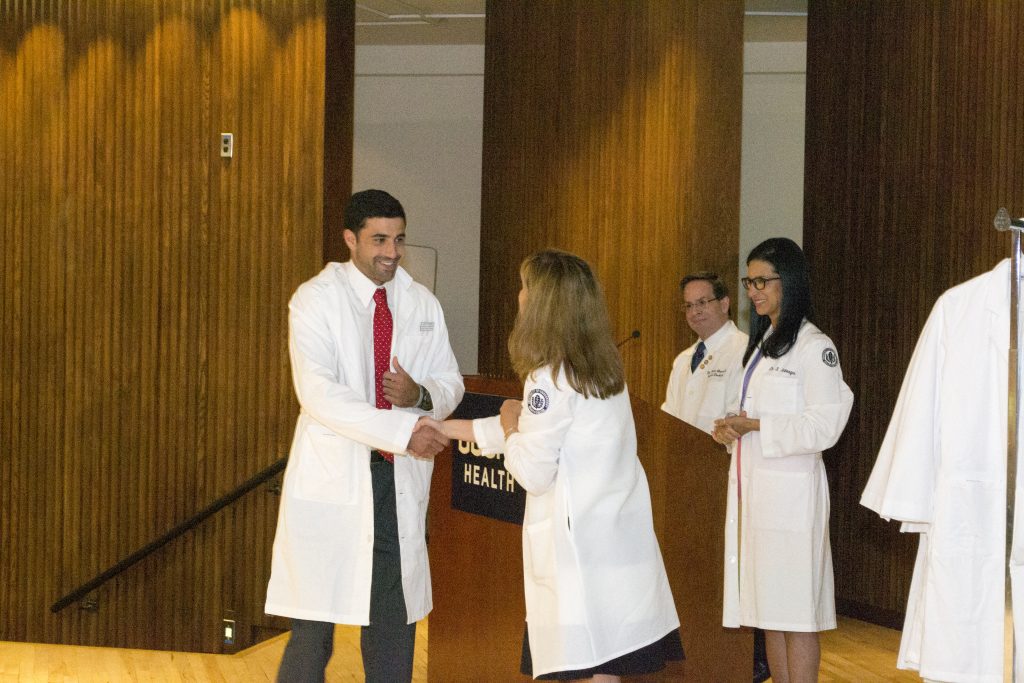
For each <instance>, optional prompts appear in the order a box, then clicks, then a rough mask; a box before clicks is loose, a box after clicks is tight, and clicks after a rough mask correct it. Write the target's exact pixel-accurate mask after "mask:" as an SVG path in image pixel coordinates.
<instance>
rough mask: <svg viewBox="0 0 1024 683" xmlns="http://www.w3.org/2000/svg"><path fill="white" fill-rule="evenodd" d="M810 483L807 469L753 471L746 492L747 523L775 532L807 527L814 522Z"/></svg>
mask: <svg viewBox="0 0 1024 683" xmlns="http://www.w3.org/2000/svg"><path fill="white" fill-rule="evenodd" d="M812 486H813V480H812V478H811V472H792V471H785V470H769V469H764V468H759V469H757V470H755V471H754V481H753V486H751V491H750V499H751V510H750V516H751V524H752V525H753V526H754V527H756V528H758V529H771V530H775V531H806V530H808V529H810V528H811V526H812V525H813V523H814V511H813V505H812V501H813V499H814V496H813V493H812V490H811V489H812ZM744 495H746V494H744Z"/></svg>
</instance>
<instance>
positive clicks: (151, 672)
mask: <svg viewBox="0 0 1024 683" xmlns="http://www.w3.org/2000/svg"><path fill="white" fill-rule="evenodd" d="M287 642H288V635H287V634H284V635H281V636H277V637H276V638H272V639H270V640H267V641H265V642H263V643H260V644H259V645H256V646H254V647H251V648H249V649H248V650H245V651H243V652H239V653H237V654H233V655H210V654H200V653H194V652H160V651H153V650H128V649H119V648H102V647H84V646H77V645H46V644H38V643H10V642H0V683H54V682H60V683H122V682H125V683H136V682H146V683H150V682H152V683H179V682H180V683H242V682H245V683H248V682H250V681H251V682H255V683H258V682H260V681H273V680H274V676H275V674H276V672H277V665H278V663H279V662H280V661H281V655H282V653H283V652H284V647H285V644H286V643H287ZM427 642H428V628H427V622H426V621H423V622H420V625H419V628H418V629H417V637H416V659H415V662H414V672H413V682H414V683H427ZM899 642H900V633H899V631H893V630H892V629H887V628H883V627H881V626H875V625H873V624H867V623H864V622H861V621H856V620H853V619H844V618H840V619H839V628H838V629H837V630H835V631H828V632H825V633H823V634H822V656H821V677H820V681H823V682H838V681H844V682H845V681H849V682H856V683H873V682H876V681H877V682H889V681H919V680H920V679H919V678H918V676H917V674H916V673H914V672H911V671H899V670H897V669H896V653H897V652H898V650H899ZM509 647H515V648H518V647H519V643H510V644H509ZM362 681H363V674H362V665H361V663H360V658H359V628H358V627H355V626H338V627H337V628H336V629H335V633H334V657H333V658H332V659H331V663H330V666H329V667H328V671H327V682H328V683H360V682H362ZM434 683H444V682H443V681H435V682H434ZM742 683H746V682H745V681H744V682H742Z"/></svg>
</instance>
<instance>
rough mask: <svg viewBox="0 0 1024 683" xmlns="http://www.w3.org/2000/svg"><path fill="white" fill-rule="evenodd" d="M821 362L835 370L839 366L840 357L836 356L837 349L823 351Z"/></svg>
mask: <svg viewBox="0 0 1024 683" xmlns="http://www.w3.org/2000/svg"><path fill="white" fill-rule="evenodd" d="M821 360H822V362H824V363H825V365H827V366H829V367H830V368H834V367H835V366H837V365H839V356H838V355H836V350H835V349H831V348H830V349H825V350H824V351H822V352H821Z"/></svg>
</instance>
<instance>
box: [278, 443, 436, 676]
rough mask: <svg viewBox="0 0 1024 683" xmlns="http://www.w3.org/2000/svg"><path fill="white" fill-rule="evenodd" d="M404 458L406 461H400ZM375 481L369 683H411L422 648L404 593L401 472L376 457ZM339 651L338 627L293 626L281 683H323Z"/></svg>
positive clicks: (363, 638) (366, 661) (366, 655)
mask: <svg viewBox="0 0 1024 683" xmlns="http://www.w3.org/2000/svg"><path fill="white" fill-rule="evenodd" d="M399 457H401V456H399ZM370 473H371V475H372V477H373V527H374V534H373V580H372V582H371V584H370V625H369V626H363V627H362V632H361V633H360V638H359V642H360V646H361V648H362V652H363V672H364V673H365V675H366V683H408V682H409V681H411V680H412V660H413V652H414V650H415V645H416V623H415V622H413V623H412V624H406V623H405V622H406V620H407V616H406V611H405V594H404V593H403V592H402V558H401V554H400V552H399V545H398V517H397V512H396V509H395V466H394V465H393V464H391V463H389V462H387V461H386V460H384V459H383V458H382V457H381V456H380V454H379V453H377V452H376V451H374V452H373V454H372V455H371V456H370ZM333 649H334V624H331V623H326V622H322V621H307V620H305V619H293V620H292V634H291V637H290V638H289V639H288V645H287V646H286V647H285V651H284V657H282V659H281V667H280V668H279V669H278V672H277V680H278V682H279V683H323V680H324V670H325V669H326V668H327V662H328V661H329V660H330V658H331V653H332V651H333Z"/></svg>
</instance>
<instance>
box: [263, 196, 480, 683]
mask: <svg viewBox="0 0 1024 683" xmlns="http://www.w3.org/2000/svg"><path fill="white" fill-rule="evenodd" d="M344 225H345V227H344V239H345V243H346V245H347V246H348V248H349V251H350V253H351V259H350V260H349V261H347V262H345V263H328V264H327V266H326V267H325V268H324V269H323V270H322V271H321V272H320V274H318V275H317V276H316V277H314V278H313V279H311V280H309V281H307V282H306V283H304V284H303V285H301V286H300V287H299V289H298V290H297V291H296V292H295V294H294V296H293V297H292V299H291V302H290V303H289V334H290V337H289V349H290V354H291V363H292V377H293V380H294V383H295V392H296V394H297V396H298V399H299V404H300V407H301V410H300V413H299V418H298V424H297V425H296V428H295V437H294V440H293V441H292V447H291V452H290V455H289V462H288V469H287V470H286V472H285V477H284V487H283V491H282V498H281V506H280V511H279V515H278V523H277V534H276V536H275V538H274V553H273V562H272V567H271V577H270V584H269V586H268V588H267V603H266V611H267V612H268V613H269V614H277V615H282V616H287V617H291V618H292V620H293V621H292V625H293V628H292V635H291V638H290V639H289V642H288V646H287V648H286V649H285V654H284V657H283V659H282V661H281V668H280V670H279V672H278V680H279V681H285V682H292V681H301V682H303V683H305V682H306V681H323V680H324V670H325V668H326V666H327V662H328V660H329V659H330V656H331V651H332V642H333V632H334V624H336V623H341V624H359V625H362V626H363V630H362V637H361V646H362V654H363V668H364V671H365V675H366V681H368V683H373V682H387V683H394V682H400V681H409V680H411V678H412V660H413V646H414V642H415V636H416V622H417V621H418V620H419V619H422V618H423V617H424V616H426V614H427V613H428V612H429V611H430V608H431V593H430V568H429V565H428V563H427V549H426V543H425V538H424V533H425V517H426V509H427V499H428V494H429V490H430V477H431V473H432V471H433V457H434V455H435V454H436V453H438V452H439V451H440V450H441V449H442V448H445V447H448V446H449V441H448V440H447V439H445V438H444V437H443V436H442V435H441V434H440V433H439V432H437V431H436V430H434V429H433V428H430V427H426V426H421V427H420V428H418V429H416V431H413V430H414V427H416V426H417V422H418V421H419V420H420V418H421V417H422V416H430V417H433V418H436V419H444V418H445V417H446V416H448V415H449V414H450V413H451V412H452V411H453V410H454V409H455V407H456V405H458V403H459V401H461V400H462V394H463V391H464V388H463V384H462V376H461V375H460V374H459V370H458V365H457V363H456V361H455V356H454V354H453V353H452V349H451V346H450V344H449V341H448V331H447V328H446V326H445V321H444V315H443V313H442V311H441V306H440V304H439V303H438V301H437V299H436V298H435V297H434V295H433V294H431V293H430V292H429V291H428V290H427V289H426V288H425V287H423V286H422V285H420V284H418V283H416V282H414V281H413V280H412V278H411V277H410V276H409V274H408V273H407V272H406V271H405V270H403V269H402V268H400V267H399V261H400V260H401V258H402V255H403V253H404V243H405V211H404V209H403V208H402V205H401V204H400V203H399V202H398V200H396V199H395V198H394V197H392V196H391V195H389V194H388V193H386V192H383V191H380V190H365V191H363V192H358V193H356V194H355V195H353V196H352V199H351V201H350V202H349V205H348V207H347V208H346V210H345V221H344Z"/></svg>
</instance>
